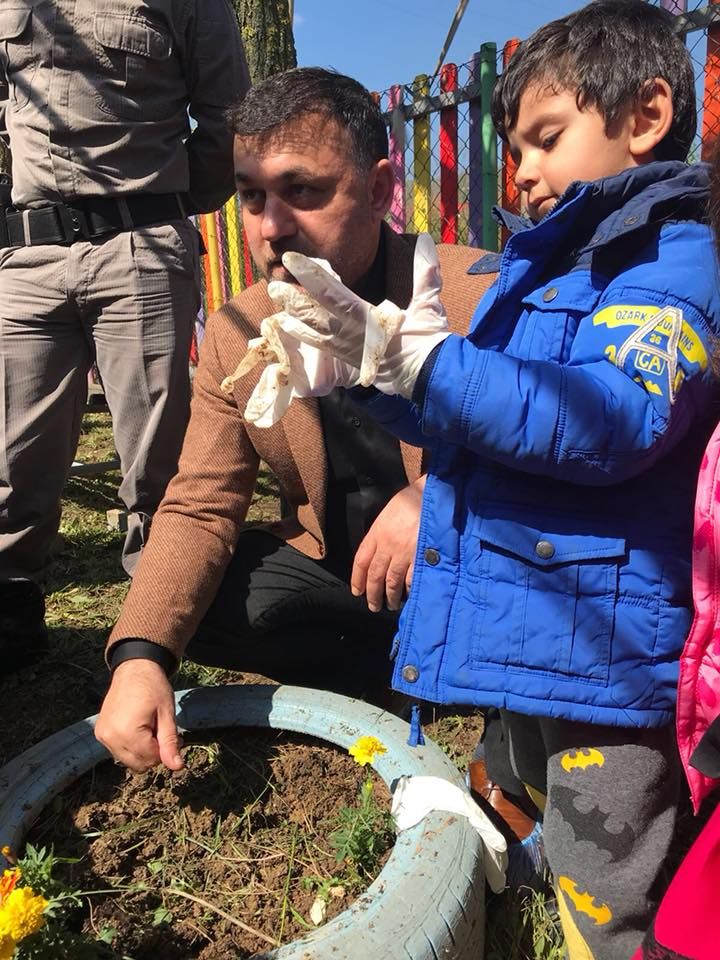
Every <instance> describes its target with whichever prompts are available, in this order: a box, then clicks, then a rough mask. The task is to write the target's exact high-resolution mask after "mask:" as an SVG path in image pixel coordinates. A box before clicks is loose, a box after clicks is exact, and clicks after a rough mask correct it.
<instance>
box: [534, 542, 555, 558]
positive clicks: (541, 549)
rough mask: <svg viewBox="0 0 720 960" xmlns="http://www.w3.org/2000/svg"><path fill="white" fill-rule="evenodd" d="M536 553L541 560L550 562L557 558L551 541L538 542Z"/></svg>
mask: <svg viewBox="0 0 720 960" xmlns="http://www.w3.org/2000/svg"><path fill="white" fill-rule="evenodd" d="M535 553H536V554H537V555H538V556H539V557H540V559H541V560H549V559H550V558H551V557H554V556H555V547H554V546H553V545H552V544H551V543H550V541H549V540H538V542H537V543H536V544H535Z"/></svg>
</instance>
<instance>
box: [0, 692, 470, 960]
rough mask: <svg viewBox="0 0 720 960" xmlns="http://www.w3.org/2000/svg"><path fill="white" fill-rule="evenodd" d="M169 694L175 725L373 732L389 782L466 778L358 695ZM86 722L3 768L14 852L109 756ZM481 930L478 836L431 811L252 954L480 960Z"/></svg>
mask: <svg viewBox="0 0 720 960" xmlns="http://www.w3.org/2000/svg"><path fill="white" fill-rule="evenodd" d="M176 703H177V708H178V714H177V717H178V724H179V726H180V727H181V729H183V730H203V729H213V728H217V727H232V726H243V727H272V728H275V729H279V730H291V731H294V732H298V733H306V734H310V735H312V736H315V737H318V738H320V739H322V740H327V741H329V742H331V743H334V744H337V745H338V746H340V747H344V748H346V749H347V748H348V747H349V746H350V745H351V744H352V743H354V742H355V740H357V738H358V737H360V736H375V737H378V738H379V739H380V740H381V741H382V742H383V743H384V744H385V746H386V747H387V753H385V754H383V755H382V756H378V757H377V759H376V762H375V763H374V764H373V766H374V769H375V770H376V771H377V773H378V774H379V776H381V777H382V779H383V780H384V781H385V783H386V784H388V786H392V784H393V782H394V781H395V780H396V779H397V778H398V777H399V776H401V775H403V774H407V775H410V776H412V775H426V776H438V777H445V778H446V779H447V780H450V781H451V782H453V783H455V784H457V785H458V786H463V780H462V777H461V775H460V773H459V771H458V770H457V768H456V767H455V766H454V765H453V764H452V763H451V762H450V760H449V759H448V758H447V757H446V756H445V754H444V753H443V752H442V751H441V750H440V749H439V747H437V746H436V745H435V744H434V743H432V742H431V741H430V740H428V741H427V743H426V745H425V746H423V747H409V746H408V745H407V737H408V729H409V728H408V725H407V723H405V722H403V721H402V720H399V719H398V718H397V717H395V716H394V715H392V714H389V713H386V712H385V711H383V710H380V709H379V708H377V707H373V706H371V705H369V704H367V703H364V702H362V701H360V700H352V699H350V698H348V697H342V696H338V695H336V694H332V693H327V692H323V691H319V690H309V689H305V688H302V687H289V686H281V687H276V686H261V685H233V686H219V687H199V688H196V689H193V690H182V691H180V692H179V693H177V694H176ZM94 724H95V717H89V718H88V719H87V720H81V721H80V722H79V723H75V724H73V725H72V726H70V727H67V728H65V729H64V730H61V731H60V732H58V733H56V734H53V736H51V737H48V738H47V739H46V740H43V741H42V742H41V743H38V744H36V745H35V746H34V747H31V748H30V749H29V750H26V751H25V753H23V754H21V755H20V756H19V757H17V758H16V759H14V760H12V761H10V763H8V764H6V766H4V767H3V768H2V769H0V798H2V799H0V846H1V845H3V844H6V843H7V844H9V845H10V846H11V847H13V848H15V849H18V848H19V847H20V844H21V843H22V841H23V838H24V836H25V833H26V832H27V830H28V828H29V827H30V825H31V824H32V823H33V822H34V820H35V819H36V817H37V816H38V814H39V813H40V812H41V810H42V809H43V808H44V807H45V806H46V805H47V804H48V803H49V802H50V800H52V798H53V797H54V796H55V795H56V794H58V793H59V792H60V791H61V790H63V789H64V788H65V787H66V786H68V785H69V784H71V783H73V782H74V781H75V780H76V779H77V778H78V777H80V776H81V775H82V774H83V773H85V772H86V771H87V770H89V769H90V768H91V767H93V766H94V765H95V764H97V763H99V762H100V761H102V760H106V759H107V758H108V754H107V752H106V750H105V748H104V747H102V746H101V745H100V744H99V743H98V742H97V740H96V739H95V737H94V734H93V728H94ZM2 866H3V863H2V857H1V856H0V868H2ZM484 930H485V874H484V868H483V857H482V841H481V840H480V838H479V836H478V835H477V833H476V832H475V831H474V830H473V829H472V827H471V826H470V825H469V823H468V822H467V820H466V819H465V818H464V817H457V816H453V815H449V814H444V813H434V814H430V815H429V816H427V817H425V819H424V820H423V821H422V822H421V823H419V824H417V826H415V827H413V828H412V829H410V830H406V831H405V832H404V833H402V834H400V836H399V837H398V838H397V840H396V843H395V846H394V848H393V852H392V854H391V856H390V858H389V860H388V862H387V863H386V865H385V867H384V868H383V870H382V872H381V873H380V875H379V876H378V877H377V879H376V880H375V881H374V883H373V884H372V885H371V886H370V887H369V888H368V890H367V891H366V892H365V893H364V894H363V895H362V896H361V897H359V898H358V899H357V900H356V901H355V902H354V903H353V904H352V905H351V906H350V907H349V908H348V909H347V910H345V911H344V912H343V913H341V914H340V915H339V916H337V917H335V919H334V920H331V921H330V922H329V923H327V924H326V925H325V926H322V927H319V928H318V929H317V930H314V931H312V932H311V933H310V934H308V935H307V936H305V937H303V938H302V939H301V940H295V941H294V942H293V943H290V944H287V945H285V946H282V947H279V948H278V949H276V950H270V951H269V952H267V953H264V954H262V955H258V957H257V960H261V957H262V960H440V958H442V960H482V956H483V950H484Z"/></svg>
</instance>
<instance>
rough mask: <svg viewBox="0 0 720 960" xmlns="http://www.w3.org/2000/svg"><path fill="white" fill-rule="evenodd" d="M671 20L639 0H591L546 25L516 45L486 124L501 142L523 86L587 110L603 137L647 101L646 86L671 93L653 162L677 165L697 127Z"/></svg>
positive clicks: (685, 60)
mask: <svg viewBox="0 0 720 960" xmlns="http://www.w3.org/2000/svg"><path fill="white" fill-rule="evenodd" d="M673 21H674V17H673V16H672V14H670V13H668V12H667V11H666V10H663V9H661V8H660V7H654V6H651V5H650V4H649V3H646V2H645V0H594V2H593V3H589V4H588V5H587V6H585V7H583V8H582V9H581V10H576V11H575V12H574V13H571V14H569V15H568V16H566V17H562V18H561V19H559V20H553V21H552V22H551V23H547V24H545V26H544V27H540V29H539V30H536V31H535V33H533V34H532V36H531V37H529V38H528V39H527V40H525V41H524V42H523V43H521V44H520V46H519V47H518V48H517V50H516V51H515V53H514V55H513V56H512V58H511V59H510V62H509V64H508V65H507V67H506V69H505V71H504V72H503V74H502V75H501V76H500V77H499V79H498V81H497V83H496V85H495V89H494V91H493V102H492V118H493V123H494V124H495V129H496V130H497V132H498V133H499V135H500V136H501V137H502V138H503V139H504V140H506V139H507V134H508V131H509V130H512V128H513V127H514V126H515V124H516V123H517V118H518V110H519V108H520V98H521V97H522V95H523V93H524V92H525V90H526V89H527V87H528V86H529V85H535V84H540V85H543V84H547V85H548V86H549V87H550V88H551V89H553V90H556V91H558V92H560V91H562V90H569V91H571V92H575V97H576V101H577V105H578V109H579V110H583V109H584V108H586V107H594V108H595V109H596V110H597V111H598V113H599V114H600V115H601V116H602V118H603V119H604V120H605V129H606V131H607V130H608V129H609V128H610V127H612V125H613V123H615V122H616V121H617V120H619V119H620V118H621V117H622V116H623V114H624V113H625V111H626V110H627V109H628V108H629V107H631V106H632V105H634V104H637V103H641V102H642V101H643V100H645V99H649V98H650V97H651V96H652V95H653V93H654V88H653V82H652V81H653V79H654V78H655V77H660V78H662V79H663V80H666V81H667V83H668V84H669V86H670V89H671V90H672V105H673V121H672V126H671V127H670V130H669V131H668V133H667V134H666V136H665V137H664V138H663V139H662V140H661V142H660V143H658V145H657V146H656V147H655V151H654V154H655V159H656V160H685V159H687V155H688V152H689V150H690V145H691V143H692V139H693V137H694V136H695V129H696V126H697V111H696V108H695V80H694V77H693V70H692V63H691V61H690V56H689V54H688V52H687V49H686V48H685V44H684V43H683V41H682V39H681V37H680V36H679V35H678V34H677V33H676V32H675V30H674V29H673Z"/></svg>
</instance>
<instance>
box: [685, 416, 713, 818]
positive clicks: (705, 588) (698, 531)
mask: <svg viewBox="0 0 720 960" xmlns="http://www.w3.org/2000/svg"><path fill="white" fill-rule="evenodd" d="M693 602H694V606H695V618H694V620H693V625H692V627H691V629H690V633H689V635H688V638H687V641H686V643H685V648H684V650H683V652H682V656H681V658H680V680H679V685H678V707H677V734H678V746H679V748H680V756H681V758H682V762H683V766H684V768H685V773H686V776H687V779H688V783H689V784H690V793H691V796H692V801H693V806H694V808H695V811H696V812H697V809H698V807H699V806H700V803H701V802H702V800H703V798H704V797H705V796H706V795H707V793H708V792H709V791H710V790H711V789H712V788H713V787H714V786H715V785H716V781H714V780H711V779H710V778H709V777H706V776H704V775H703V774H702V773H700V772H699V771H698V770H696V769H695V768H694V767H692V766H690V757H691V756H692V753H693V751H694V750H695V748H696V747H697V745H698V743H699V742H700V740H701V739H702V737H703V734H704V733H705V731H706V730H707V728H708V727H709V726H710V724H711V723H712V722H713V720H715V718H716V717H717V716H718V715H720V425H719V426H718V427H716V429H715V432H714V433H713V435H712V437H711V439H710V442H709V443H708V446H707V449H706V451H705V455H704V457H703V461H702V465H701V467H700V475H699V479H698V488H697V495H696V501H695V532H694V538H693Z"/></svg>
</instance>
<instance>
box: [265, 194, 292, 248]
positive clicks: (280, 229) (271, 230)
mask: <svg viewBox="0 0 720 960" xmlns="http://www.w3.org/2000/svg"><path fill="white" fill-rule="evenodd" d="M261 229H262V238H263V240H267V241H269V242H272V241H274V240H279V239H281V238H282V237H289V236H292V235H293V234H294V233H295V229H296V228H295V218H294V217H293V214H292V210H291V208H290V207H289V206H288V205H287V204H286V203H283V201H282V200H281V199H280V198H279V197H273V196H268V197H266V198H265V205H264V207H263V212H262V228H261Z"/></svg>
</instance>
